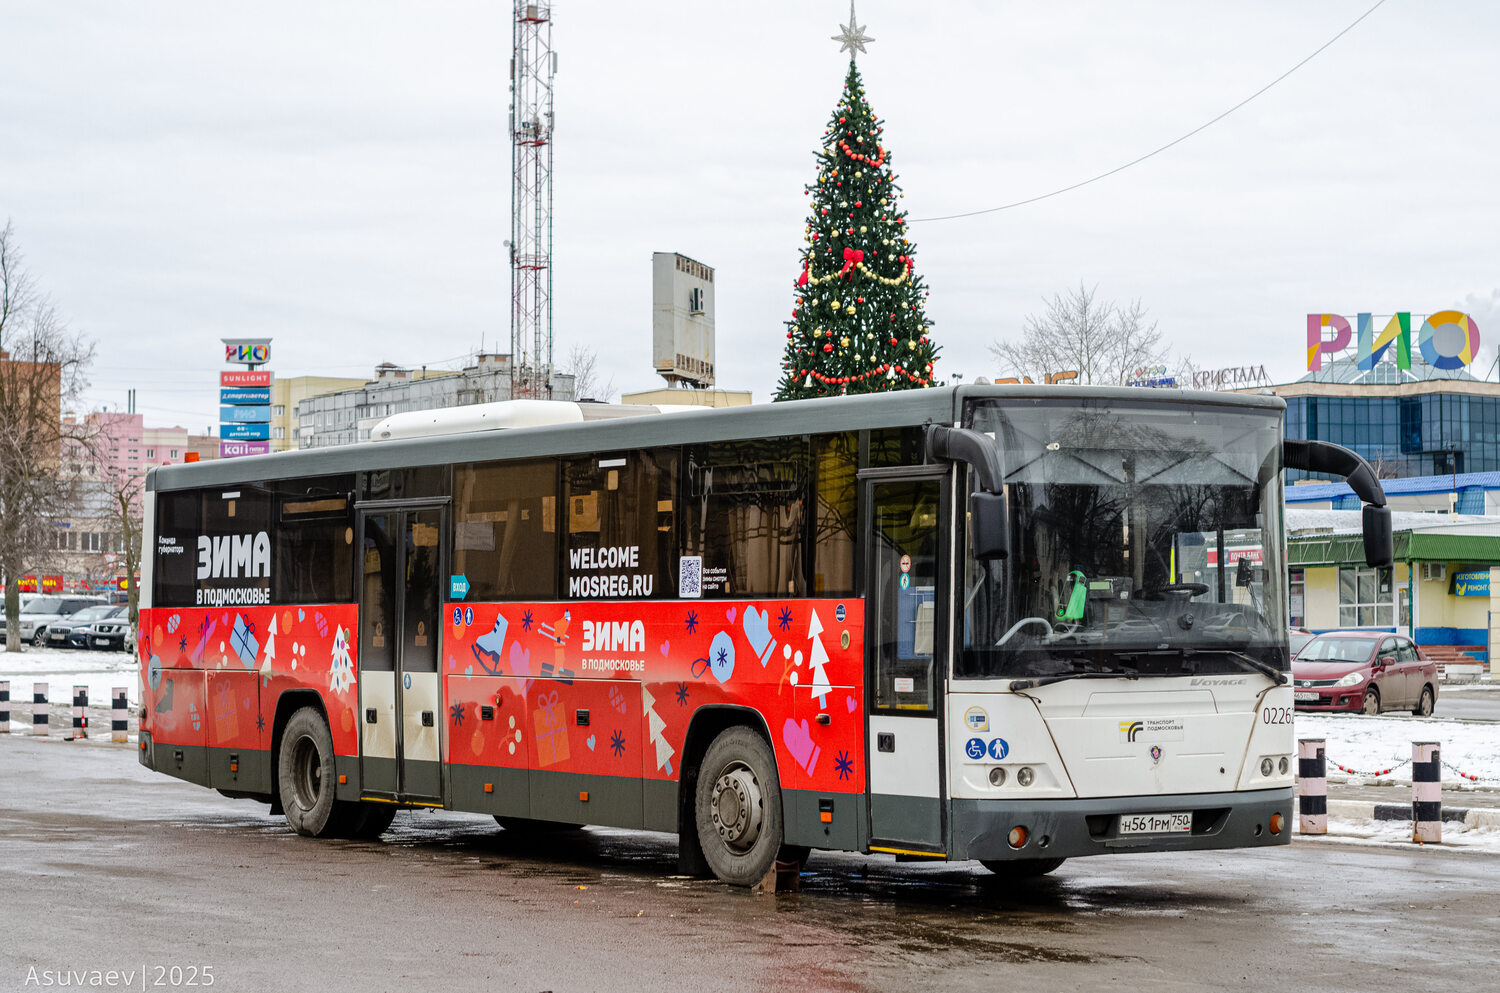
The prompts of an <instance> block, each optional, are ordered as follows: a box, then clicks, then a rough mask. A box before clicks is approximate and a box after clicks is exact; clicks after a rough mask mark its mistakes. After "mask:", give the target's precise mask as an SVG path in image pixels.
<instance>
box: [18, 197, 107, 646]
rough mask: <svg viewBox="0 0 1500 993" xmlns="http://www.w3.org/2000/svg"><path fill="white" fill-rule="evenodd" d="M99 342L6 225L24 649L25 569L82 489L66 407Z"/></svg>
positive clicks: (77, 436) (76, 436)
mask: <svg viewBox="0 0 1500 993" xmlns="http://www.w3.org/2000/svg"><path fill="white" fill-rule="evenodd" d="M92 358H93V346H92V345H90V344H89V343H87V342H85V341H84V340H83V338H82V337H81V336H80V335H77V334H75V333H73V332H71V331H69V330H68V328H67V326H66V325H65V324H64V323H63V322H62V320H61V318H59V317H58V315H57V311H56V310H55V309H54V308H53V306H52V304H51V302H50V301H49V300H48V299H47V298H46V297H45V296H44V295H42V294H41V293H40V292H39V291H38V290H37V287H36V283H35V281H34V280H33V279H32V277H31V274H30V273H29V272H27V270H26V267H25V265H24V264H23V259H22V257H21V251H20V248H19V246H18V245H17V243H16V237H15V232H14V230H13V229H12V227H11V225H10V223H9V222H7V223H6V225H5V227H4V228H3V229H0V574H3V576H4V577H5V616H6V641H7V643H8V644H7V648H8V650H10V651H16V650H17V649H18V648H19V647H20V640H21V624H20V612H21V604H20V595H19V587H18V585H17V584H18V583H19V581H20V578H21V574H22V573H24V572H26V571H27V570H28V569H31V568H34V566H35V564H36V563H37V562H38V561H40V557H41V555H42V554H43V553H44V551H45V550H46V549H47V548H48V547H49V546H50V544H51V541H50V539H51V537H52V534H53V532H54V530H55V529H54V528H52V527H49V526H48V525H49V524H50V523H51V522H52V521H53V520H54V519H56V518H59V517H61V516H63V514H64V513H65V511H66V508H67V507H68V506H69V504H70V503H71V501H72V498H73V496H74V495H75V493H76V490H77V486H78V480H77V477H76V473H74V472H72V471H70V468H69V467H68V466H66V465H65V464H64V460H63V449H64V446H65V444H67V443H68V442H69V440H70V439H72V440H75V441H76V442H77V443H78V444H81V445H86V444H87V443H88V441H87V439H86V438H84V437H82V432H81V431H80V430H79V428H78V426H75V425H65V424H64V423H63V420H62V408H63V404H64V403H66V402H71V401H74V400H77V399H78V397H79V395H80V394H81V392H82V390H83V387H84V386H85V382H84V379H83V374H84V370H85V369H86V368H87V366H88V363H89V361H90V360H91V359H92Z"/></svg>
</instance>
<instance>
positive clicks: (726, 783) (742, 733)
mask: <svg viewBox="0 0 1500 993" xmlns="http://www.w3.org/2000/svg"><path fill="white" fill-rule="evenodd" d="M694 815H695V816H694V820H695V822H696V824H697V828H698V843H699V844H700V845H701V846H702V847H703V857H704V859H705V860H706V861H707V862H708V867H709V868H710V869H711V870H713V874H714V875H715V876H717V877H718V878H719V879H720V880H722V881H723V882H726V883H729V884H731V885H734V886H753V885H754V884H755V883H758V882H760V881H761V880H762V879H764V878H765V876H766V874H767V873H768V872H770V871H771V869H772V867H773V866H774V865H775V864H776V858H777V856H778V854H780V853H781V850H782V837H783V821H782V813H781V786H780V784H779V783H778V781H777V778H776V757H775V755H773V754H772V753H771V748H770V746H769V745H767V744H766V742H765V739H764V738H762V737H761V736H760V735H758V734H756V733H755V732H754V731H752V730H750V729H749V728H747V727H732V728H728V729H726V730H725V731H724V732H723V733H721V734H720V735H719V736H718V737H717V738H715V739H714V742H713V744H711V745H709V746H708V751H707V752H706V753H705V754H704V756H703V765H702V766H701V767H700V769H699V771H698V787H697V793H696V796H695V797H694Z"/></svg>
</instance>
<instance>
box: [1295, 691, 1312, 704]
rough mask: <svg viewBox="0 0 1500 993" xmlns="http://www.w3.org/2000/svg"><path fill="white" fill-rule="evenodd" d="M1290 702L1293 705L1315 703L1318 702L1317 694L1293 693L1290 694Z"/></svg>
mask: <svg viewBox="0 0 1500 993" xmlns="http://www.w3.org/2000/svg"><path fill="white" fill-rule="evenodd" d="M1292 701H1293V702H1294V703H1317V702H1318V694H1317V693H1293V694H1292Z"/></svg>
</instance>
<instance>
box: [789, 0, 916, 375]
mask: <svg viewBox="0 0 1500 993" xmlns="http://www.w3.org/2000/svg"><path fill="white" fill-rule="evenodd" d="M835 40H843V41H844V43H845V47H846V48H849V50H850V59H849V75H848V78H847V79H846V80H845V82H844V93H843V96H842V97H841V98H840V100H839V103H838V106H837V107H836V108H834V111H833V114H832V116H831V117H830V119H829V124H828V130H827V131H825V132H823V147H822V149H821V150H820V151H819V152H818V153H817V160H818V178H817V181H816V182H814V183H811V184H809V185H808V186H807V187H806V188H805V191H806V193H807V194H808V196H810V197H812V212H811V214H809V216H808V220H807V229H806V231H805V232H804V235H803V241H804V242H805V243H806V244H805V245H804V247H803V249H802V274H801V275H800V276H798V277H797V285H796V305H795V306H794V307H793V309H792V319H791V320H790V321H788V322H787V325H786V327H787V332H786V337H787V344H786V352H785V355H784V356H783V358H782V363H781V367H782V374H781V382H780V384H779V385H778V387H777V390H776V399H777V400H802V399H806V398H808V397H823V396H842V395H845V394H852V393H878V392H883V391H886V390H898V389H914V388H917V387H922V386H931V385H932V383H933V364H934V362H935V361H936V359H937V353H938V349H937V347H936V346H934V345H933V344H932V342H931V339H930V337H929V335H928V331H929V329H930V325H929V323H928V321H927V316H926V314H925V313H924V310H923V308H924V304H925V301H926V299H927V289H926V286H925V284H924V283H923V281H922V277H920V276H918V275H917V274H916V268H915V259H914V256H915V254H916V246H915V245H913V244H912V241H911V237H910V233H909V232H908V231H907V229H906V212H905V211H904V210H902V209H901V208H900V206H899V205H898V202H899V201H900V200H901V198H902V193H901V188H900V187H899V186H897V185H896V174H895V173H894V172H893V171H892V170H891V153H890V151H889V150H888V149H886V147H885V146H884V144H882V138H881V133H882V131H883V130H884V126H883V124H882V122H881V120H880V119H879V118H878V117H876V116H875V111H874V109H873V108H872V107H871V106H870V103H869V101H868V100H866V99H865V90H864V84H863V81H862V80H861V79H860V75H859V69H858V67H857V66H856V65H855V63H854V58H853V55H854V51H855V50H856V49H857V50H858V51H863V50H864V47H863V42H867V41H873V40H874V39H873V38H870V37H868V36H865V35H864V34H863V28H862V27H857V26H856V25H855V24H854V11H853V6H852V5H851V7H850V12H849V27H848V28H846V29H844V32H843V34H842V35H840V36H835Z"/></svg>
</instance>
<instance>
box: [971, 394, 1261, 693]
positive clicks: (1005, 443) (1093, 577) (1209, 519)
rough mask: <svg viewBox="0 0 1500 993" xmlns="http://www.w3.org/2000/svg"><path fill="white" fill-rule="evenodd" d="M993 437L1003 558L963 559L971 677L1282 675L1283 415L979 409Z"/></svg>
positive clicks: (1072, 405)
mask: <svg viewBox="0 0 1500 993" xmlns="http://www.w3.org/2000/svg"><path fill="white" fill-rule="evenodd" d="M967 413H968V417H967V418H966V420H967V421H968V426H969V427H972V428H973V429H974V430H976V431H978V432H981V433H983V434H986V435H988V436H989V437H991V438H993V439H994V440H995V444H996V445H997V446H999V449H1000V456H1001V460H1002V462H1003V465H1004V469H1005V482H1006V487H1005V489H1006V495H1007V498H1008V504H1009V510H1010V532H1011V553H1010V556H1009V557H1008V558H1006V559H1001V560H994V561H976V560H975V559H973V558H972V556H971V557H969V558H968V559H967V561H966V575H965V583H964V601H963V604H962V628H963V638H962V641H961V651H960V652H959V653H958V657H957V658H956V659H955V675H957V676H960V677H973V678H986V677H1016V676H1054V675H1067V674H1072V673H1077V674H1095V673H1097V674H1122V675H1173V674H1187V673H1230V672H1234V673H1245V672H1247V671H1256V670H1259V671H1263V672H1264V671H1267V667H1274V668H1275V669H1278V670H1284V669H1286V668H1287V667H1288V666H1289V664H1290V660H1289V653H1288V652H1287V649H1286V622H1285V619H1286V599H1285V582H1286V570H1285V567H1284V563H1283V561H1282V557H1283V551H1282V533H1281V486H1280V475H1281V464H1282V460H1281V423H1280V417H1279V414H1278V412H1276V411H1264V412H1262V411H1252V410H1232V409H1227V408H1225V407H1202V406H1198V407H1195V406H1189V405H1187V404H1157V405H1144V404H1140V405H1138V404H1133V403H1126V402H1121V401H1119V400H1088V401H1084V402H1076V401H1075V402H1067V401H1052V400H1048V401H1040V400H1037V401H1020V402H1017V401H1005V400H993V401H987V402H983V403H978V404H975V405H974V406H972V407H971V408H970V409H969V411H968V412H967Z"/></svg>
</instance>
